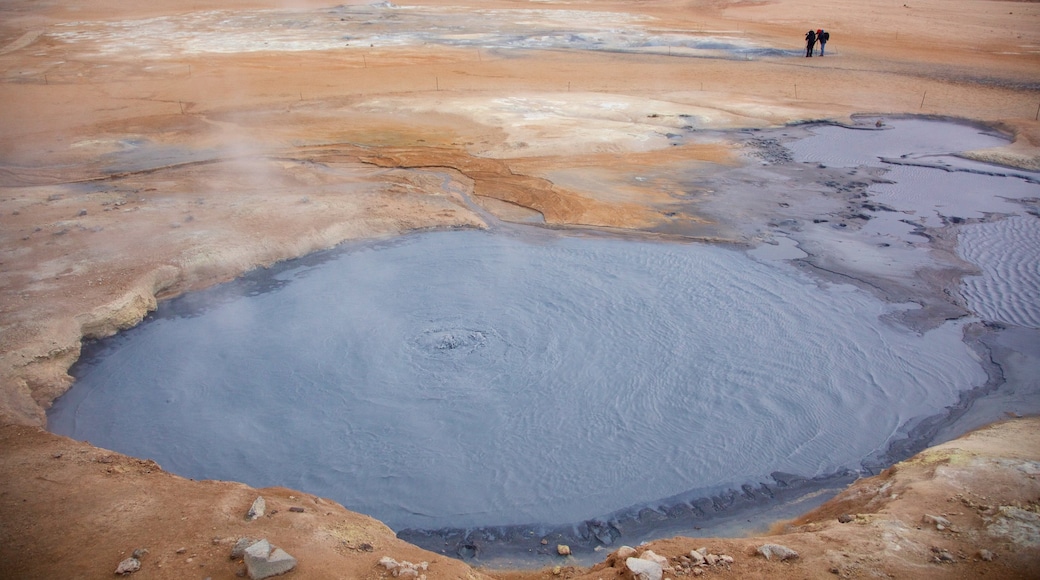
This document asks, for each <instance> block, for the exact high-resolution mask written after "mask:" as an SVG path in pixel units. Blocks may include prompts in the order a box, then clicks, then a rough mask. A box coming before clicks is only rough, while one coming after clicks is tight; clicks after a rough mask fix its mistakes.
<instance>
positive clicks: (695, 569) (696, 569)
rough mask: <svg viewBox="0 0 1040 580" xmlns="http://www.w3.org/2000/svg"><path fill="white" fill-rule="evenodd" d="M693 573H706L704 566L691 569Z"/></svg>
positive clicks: (697, 574)
mask: <svg viewBox="0 0 1040 580" xmlns="http://www.w3.org/2000/svg"><path fill="white" fill-rule="evenodd" d="M691 573H692V574H693V575H694V576H700V575H701V574H704V568H694V569H693V570H692V571H691Z"/></svg>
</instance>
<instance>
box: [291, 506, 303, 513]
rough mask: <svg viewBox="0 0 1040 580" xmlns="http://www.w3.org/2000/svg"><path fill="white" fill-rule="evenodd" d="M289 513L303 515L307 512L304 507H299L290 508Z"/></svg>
mask: <svg viewBox="0 0 1040 580" xmlns="http://www.w3.org/2000/svg"><path fill="white" fill-rule="evenodd" d="M289 511H291V512H293V513H295V514H302V513H303V512H305V511H306V510H305V509H303V508H302V507H298V506H293V507H291V508H289Z"/></svg>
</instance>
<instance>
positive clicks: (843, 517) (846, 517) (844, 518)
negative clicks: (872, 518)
mask: <svg viewBox="0 0 1040 580" xmlns="http://www.w3.org/2000/svg"><path fill="white" fill-rule="evenodd" d="M855 519H856V518H854V517H852V516H851V515H850V514H841V515H840V516H838V523H841V524H847V523H849V522H851V521H853V520H855Z"/></svg>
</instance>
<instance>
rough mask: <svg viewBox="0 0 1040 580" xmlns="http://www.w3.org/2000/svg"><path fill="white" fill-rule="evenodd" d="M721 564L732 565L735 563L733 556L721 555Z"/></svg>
mask: <svg viewBox="0 0 1040 580" xmlns="http://www.w3.org/2000/svg"><path fill="white" fill-rule="evenodd" d="M719 562H722V563H723V564H732V563H733V562H734V560H733V556H727V555H726V554H719Z"/></svg>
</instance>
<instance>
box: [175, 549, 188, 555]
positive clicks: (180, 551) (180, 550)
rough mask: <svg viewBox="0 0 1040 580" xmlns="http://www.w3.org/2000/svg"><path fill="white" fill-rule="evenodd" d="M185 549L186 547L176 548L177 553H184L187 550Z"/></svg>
mask: <svg viewBox="0 0 1040 580" xmlns="http://www.w3.org/2000/svg"><path fill="white" fill-rule="evenodd" d="M187 551H188V549H187V548H177V553H178V554H183V553H185V552H187Z"/></svg>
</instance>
